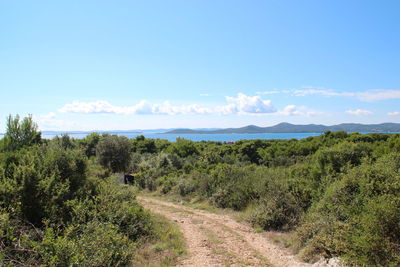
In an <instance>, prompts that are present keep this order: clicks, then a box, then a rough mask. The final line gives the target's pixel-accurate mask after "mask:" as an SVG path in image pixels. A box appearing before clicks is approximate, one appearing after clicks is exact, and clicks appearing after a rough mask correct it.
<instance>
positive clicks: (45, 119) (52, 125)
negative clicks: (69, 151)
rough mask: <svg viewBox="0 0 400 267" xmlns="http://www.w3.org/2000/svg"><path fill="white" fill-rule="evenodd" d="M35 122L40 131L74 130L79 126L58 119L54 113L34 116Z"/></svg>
mask: <svg viewBox="0 0 400 267" xmlns="http://www.w3.org/2000/svg"><path fill="white" fill-rule="evenodd" d="M33 120H34V121H35V122H36V123H37V124H38V126H39V129H46V130H62V129H68V128H72V127H73V126H76V125H77V124H76V123H75V122H73V121H65V120H60V119H57V118H56V114H55V113H54V112H50V113H47V114H39V115H33Z"/></svg>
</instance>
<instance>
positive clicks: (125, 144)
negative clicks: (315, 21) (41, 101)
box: [0, 116, 400, 266]
mask: <svg viewBox="0 0 400 267" xmlns="http://www.w3.org/2000/svg"><path fill="white" fill-rule="evenodd" d="M115 172H126V173H133V174H134V175H135V186H133V187H132V186H126V185H121V184H118V183H117V182H116V181H115V180H116V179H115V177H114V178H113V177H111V178H110V177H109V176H110V175H109V174H110V173H115ZM107 177H108V178H107ZM137 187H138V188H139V189H143V190H149V191H153V192H159V193H160V194H171V195H178V196H181V197H182V198H184V199H188V200H190V199H197V200H201V201H205V200H206V201H209V203H210V204H211V205H213V206H215V207H219V208H230V209H234V210H238V211H243V213H244V214H246V218H247V220H248V221H249V222H251V223H252V224H253V225H254V226H256V227H258V228H262V229H265V230H279V231H292V232H293V233H294V236H295V239H294V245H295V246H294V247H295V248H296V249H297V250H298V252H299V253H300V255H302V257H303V258H305V259H307V260H310V261H312V260H314V259H316V258H317V257H319V256H325V257H333V256H339V257H341V258H342V259H343V260H345V261H346V262H347V263H348V264H351V265H355V266H399V265H400V223H399V222H400V208H399V207H400V135H399V134H377V133H374V134H359V133H352V134H348V133H346V132H329V131H328V132H326V133H325V134H323V135H321V136H317V137H309V138H306V139H302V140H296V139H292V140H248V141H238V142H235V143H233V144H225V143H221V142H192V141H189V140H184V139H178V140H177V141H176V142H168V141H166V140H159V139H146V138H145V137H144V136H138V137H136V138H135V139H131V140H129V139H127V138H125V137H118V136H110V135H98V134H91V135H88V136H87V137H86V138H84V139H81V140H74V139H72V138H70V137H68V136H66V135H64V136H61V137H57V138H54V139H53V140H43V139H41V138H40V133H39V132H38V131H37V127H36V125H35V124H34V123H33V122H32V120H31V118H30V117H28V118H25V119H23V120H22V122H21V121H20V119H19V117H15V118H13V117H11V116H10V117H9V118H8V124H7V132H6V135H5V137H4V138H3V139H1V141H0V263H1V264H2V265H5V266H7V265H9V266H11V265H19V264H20V265H22V263H23V264H25V265H35V264H43V265H52V266H53V265H54V266H66V265H67V266H69V265H82V266H103V265H105V266H109V265H112V266H114V265H116V266H118V265H119V266H124V265H129V264H131V263H132V261H136V262H137V263H139V264H144V261H146V260H148V259H150V258H154V257H153V256H154V255H164V254H165V255H168V256H167V257H166V258H164V259H163V260H162V262H164V263H165V264H167V265H168V264H173V261H174V259H175V258H176V255H179V254H180V253H182V252H183V248H182V246H181V241H180V239H179V238H173V239H172V241H171V242H169V243H168V242H164V241H165V240H167V238H166V237H168V236H170V235H171V234H172V233H175V235H174V236H176V229H175V230H174V228H173V226H171V227H170V228H168V227H158V226H157V225H159V223H158V224H157V221H159V220H160V219H159V218H154V217H152V216H150V215H149V214H148V213H147V212H146V211H144V210H143V209H142V208H141V207H140V206H139V205H138V204H137V202H136V201H135V195H136V194H135V190H136V189H135V188H137ZM168 229H170V230H168ZM160 240H161V241H160ZM162 240H164V241H162ZM143 244H145V245H143ZM163 249H167V250H168V249H170V250H173V251H175V253H173V254H170V253H163V252H162V251H163ZM171 255H172V256H171ZM156 258H157V257H156Z"/></svg>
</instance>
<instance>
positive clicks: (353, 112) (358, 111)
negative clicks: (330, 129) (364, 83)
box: [346, 109, 372, 116]
mask: <svg viewBox="0 0 400 267" xmlns="http://www.w3.org/2000/svg"><path fill="white" fill-rule="evenodd" d="M346 113H347V114H351V115H356V116H359V115H370V114H372V112H371V111H369V110H365V109H355V110H351V109H349V110H346Z"/></svg>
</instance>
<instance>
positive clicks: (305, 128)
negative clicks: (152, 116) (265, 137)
mask: <svg viewBox="0 0 400 267" xmlns="http://www.w3.org/2000/svg"><path fill="white" fill-rule="evenodd" d="M326 131H332V132H336V131H345V132H377V133H379V132H400V123H380V124H359V123H342V124H338V125H332V126H326V125H321V124H307V125H296V124H291V123H287V122H283V123H279V124H277V125H274V126H270V127H259V126H255V125H248V126H245V127H241V128H226V129H217V130H194V129H185V128H183V129H174V130H171V131H167V132H164V133H163V134H242V133H243V134H246V133H247V134H250V133H323V132H326Z"/></svg>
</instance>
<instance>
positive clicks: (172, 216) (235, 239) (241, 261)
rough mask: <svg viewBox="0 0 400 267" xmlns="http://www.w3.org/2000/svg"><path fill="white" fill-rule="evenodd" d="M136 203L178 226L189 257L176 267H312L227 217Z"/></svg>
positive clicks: (157, 203)
mask: <svg viewBox="0 0 400 267" xmlns="http://www.w3.org/2000/svg"><path fill="white" fill-rule="evenodd" d="M138 200H139V202H140V203H141V204H142V205H143V206H144V207H145V208H147V209H149V210H151V211H152V212H154V213H158V214H161V215H163V216H164V217H166V218H167V219H169V220H171V221H175V222H177V223H178V224H179V226H180V229H181V231H182V233H183V235H184V237H185V240H186V244H187V250H188V256H187V257H186V258H184V259H182V260H181V262H180V264H179V265H178V266H279V267H280V266H282V267H284V266H287V267H296V266H312V265H311V264H308V263H303V262H300V261H299V260H298V259H297V258H295V257H294V256H293V255H290V254H289V252H288V251H287V250H285V249H284V248H282V247H280V246H278V245H276V244H274V243H273V242H272V241H271V240H270V238H268V235H267V234H266V233H256V232H255V231H254V229H252V228H251V227H250V226H248V225H246V224H244V223H238V222H237V221H235V220H233V219H232V218H230V217H229V216H227V215H220V214H214V213H210V212H207V211H203V210H197V209H194V208H190V207H186V206H182V205H177V204H173V203H170V202H166V201H161V200H156V199H153V198H146V197H138ZM314 266H315V265H314Z"/></svg>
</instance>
